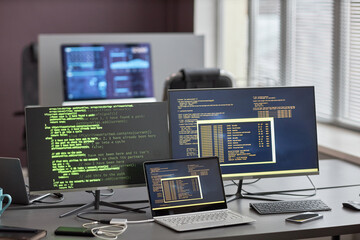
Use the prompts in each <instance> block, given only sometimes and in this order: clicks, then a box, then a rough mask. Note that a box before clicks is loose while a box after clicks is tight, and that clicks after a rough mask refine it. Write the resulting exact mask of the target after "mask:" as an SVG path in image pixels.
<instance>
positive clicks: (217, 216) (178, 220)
mask: <svg viewBox="0 0 360 240" xmlns="http://www.w3.org/2000/svg"><path fill="white" fill-rule="evenodd" d="M242 218H243V217H242V216H241V215H237V214H234V213H233V212H229V211H227V210H223V211H214V212H202V213H195V214H190V215H180V216H171V217H166V218H163V219H162V220H163V221H164V222H167V223H169V224H172V225H176V226H179V225H184V224H197V223H205V222H218V221H226V220H233V219H240V220H241V219H242Z"/></svg>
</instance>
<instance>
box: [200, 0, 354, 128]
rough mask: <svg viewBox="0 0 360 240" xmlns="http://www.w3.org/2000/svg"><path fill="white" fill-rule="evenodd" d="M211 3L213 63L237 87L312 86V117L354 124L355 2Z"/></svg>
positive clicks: (270, 0)
mask: <svg viewBox="0 0 360 240" xmlns="http://www.w3.org/2000/svg"><path fill="white" fill-rule="evenodd" d="M197 1H201V0H197ZM217 7H218V8H217V12H216V14H215V18H213V19H217V20H216V24H214V25H215V26H216V29H217V31H216V32H217V49H216V50H215V51H216V53H217V54H216V56H217V66H218V67H221V68H224V69H225V70H228V71H230V72H233V73H235V75H236V76H237V78H236V79H237V81H238V86H245V85H248V86H281V85H287V86H295V85H296V86H298V85H314V86H315V91H316V104H317V106H316V109H317V117H318V120H319V121H325V122H331V123H334V124H337V125H341V126H347V127H351V128H353V129H358V130H360V0H287V1H282V0H219V1H218V3H217ZM195 14H196V13H195ZM245 19H248V21H246V20H245ZM245 25H246V26H248V27H247V28H246V27H244V26H245ZM205 38H206V37H205ZM244 43H246V44H244ZM239 59H241V61H237V60H239ZM244 72H245V74H244ZM241 74H243V76H239V75H241ZM245 83H246V84H245Z"/></svg>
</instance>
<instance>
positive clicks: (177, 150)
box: [168, 87, 319, 179]
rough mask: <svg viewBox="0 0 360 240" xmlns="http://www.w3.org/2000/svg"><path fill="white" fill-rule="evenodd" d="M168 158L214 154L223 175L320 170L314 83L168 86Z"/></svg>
mask: <svg viewBox="0 0 360 240" xmlns="http://www.w3.org/2000/svg"><path fill="white" fill-rule="evenodd" d="M168 101H169V121H170V139H171V152H172V157H173V158H192V157H208V156H217V157H219V162H220V166H221V171H222V175H223V178H225V179H242V178H253V177H275V176H283V175H310V174H318V173H319V165H318V149H317V132H316V115H315V95H314V87H264V88H226V89H186V90H170V91H169V100H168Z"/></svg>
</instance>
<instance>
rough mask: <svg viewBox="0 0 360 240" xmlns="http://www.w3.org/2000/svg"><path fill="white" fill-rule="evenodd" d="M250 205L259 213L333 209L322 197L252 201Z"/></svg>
mask: <svg viewBox="0 0 360 240" xmlns="http://www.w3.org/2000/svg"><path fill="white" fill-rule="evenodd" d="M250 207H252V208H253V209H255V210H256V211H257V212H258V213H259V214H274V213H295V212H309V211H328V210H331V208H329V207H328V206H327V205H326V204H325V203H324V202H323V201H321V200H320V199H315V200H310V199H306V200H298V201H277V202H260V203H250Z"/></svg>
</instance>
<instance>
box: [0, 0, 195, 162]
mask: <svg viewBox="0 0 360 240" xmlns="http://www.w3.org/2000/svg"><path fill="white" fill-rule="evenodd" d="M193 9H194V3H193V0H86V1H84V0H61V1H58V0H31V1H29V0H1V1H0V83H1V85H0V86H1V87H0V111H1V112H0V157H19V158H21V159H22V160H23V162H24V160H25V159H26V152H25V151H24V150H21V147H22V144H23V142H22V134H23V128H24V118H23V116H14V112H16V111H21V110H22V100H21V99H22V98H21V52H22V49H23V47H24V46H25V45H27V44H29V43H30V42H34V41H36V40H37V36H38V34H41V33H121V32H127V33H133V32H193Z"/></svg>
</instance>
